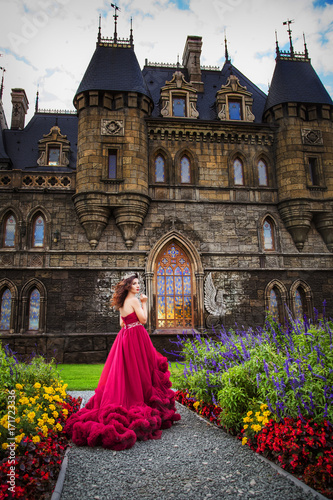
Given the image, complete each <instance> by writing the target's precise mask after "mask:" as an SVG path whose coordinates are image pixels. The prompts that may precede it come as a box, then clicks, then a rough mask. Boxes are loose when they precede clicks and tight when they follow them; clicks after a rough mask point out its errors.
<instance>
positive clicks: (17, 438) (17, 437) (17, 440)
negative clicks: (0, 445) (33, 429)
mask: <svg viewBox="0 0 333 500" xmlns="http://www.w3.org/2000/svg"><path fill="white" fill-rule="evenodd" d="M23 438H24V434H23V433H22V434H19V435H18V436H15V442H16V443H20V442H21V441H22V439H23Z"/></svg>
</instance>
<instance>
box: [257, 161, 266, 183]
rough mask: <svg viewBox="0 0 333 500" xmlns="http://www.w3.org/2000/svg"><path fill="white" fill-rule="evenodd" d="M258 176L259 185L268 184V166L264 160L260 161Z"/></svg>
mask: <svg viewBox="0 0 333 500" xmlns="http://www.w3.org/2000/svg"><path fill="white" fill-rule="evenodd" d="M258 177H259V186H268V180H267V167H266V163H264V162H263V161H262V160H259V161H258Z"/></svg>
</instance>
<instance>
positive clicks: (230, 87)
mask: <svg viewBox="0 0 333 500" xmlns="http://www.w3.org/2000/svg"><path fill="white" fill-rule="evenodd" d="M252 104H253V98H252V94H251V92H248V91H247V90H246V87H245V86H243V85H241V84H240V83H239V79H238V78H237V76H235V75H230V76H229V78H228V80H227V83H226V85H222V86H221V90H219V91H218V92H217V94H216V105H217V112H218V118H219V119H220V120H241V121H245V122H253V121H254V118H255V117H254V114H253V113H252Z"/></svg>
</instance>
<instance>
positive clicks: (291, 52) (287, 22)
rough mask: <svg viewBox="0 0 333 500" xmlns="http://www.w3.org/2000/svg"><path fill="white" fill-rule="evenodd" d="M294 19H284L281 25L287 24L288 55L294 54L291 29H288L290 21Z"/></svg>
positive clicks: (292, 21)
mask: <svg viewBox="0 0 333 500" xmlns="http://www.w3.org/2000/svg"><path fill="white" fill-rule="evenodd" d="M294 22H295V21H294V19H287V21H284V23H283V25H284V26H286V25H288V30H287V31H288V33H289V43H290V55H291V57H292V56H293V55H294V47H293V41H292V38H291V33H292V31H291V29H290V25H291V23H294Z"/></svg>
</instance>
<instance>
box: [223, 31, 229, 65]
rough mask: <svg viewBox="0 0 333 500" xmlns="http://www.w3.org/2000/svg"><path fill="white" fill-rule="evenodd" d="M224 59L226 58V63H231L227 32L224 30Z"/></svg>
mask: <svg viewBox="0 0 333 500" xmlns="http://www.w3.org/2000/svg"><path fill="white" fill-rule="evenodd" d="M224 57H225V62H230V59H229V54H228V41H227V33H226V30H224Z"/></svg>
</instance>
